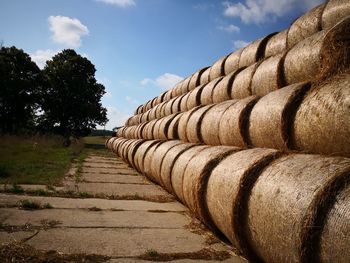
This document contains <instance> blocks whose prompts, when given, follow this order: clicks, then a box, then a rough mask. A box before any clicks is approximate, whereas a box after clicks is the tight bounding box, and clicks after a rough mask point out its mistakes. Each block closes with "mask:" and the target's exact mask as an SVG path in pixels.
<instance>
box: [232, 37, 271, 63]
mask: <svg viewBox="0 0 350 263" xmlns="http://www.w3.org/2000/svg"><path fill="white" fill-rule="evenodd" d="M275 34H276V33H271V34H269V35H267V36H265V37H263V38H260V39H257V40H255V41H254V42H253V43H250V44H248V45H247V46H246V47H245V48H244V49H243V51H242V54H241V56H240V57H239V68H243V67H249V66H251V65H253V64H254V63H255V62H257V61H259V60H260V59H262V58H264V51H265V47H266V44H267V41H268V40H269V39H270V38H271V37H272V36H273V35H275Z"/></svg>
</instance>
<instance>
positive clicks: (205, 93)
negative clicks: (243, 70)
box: [201, 77, 223, 105]
mask: <svg viewBox="0 0 350 263" xmlns="http://www.w3.org/2000/svg"><path fill="white" fill-rule="evenodd" d="M222 78H223V77H219V78H217V79H214V80H212V81H210V82H209V83H208V84H207V85H205V86H204V88H203V90H202V93H201V105H209V104H212V103H213V90H214V88H215V86H216V85H217V84H218V83H219V82H220V81H221V80H222Z"/></svg>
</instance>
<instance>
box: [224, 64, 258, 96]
mask: <svg viewBox="0 0 350 263" xmlns="http://www.w3.org/2000/svg"><path fill="white" fill-rule="evenodd" d="M258 65H259V63H255V64H253V65H251V66H249V67H247V68H245V69H243V70H242V71H241V72H239V73H238V74H237V75H236V77H235V80H234V81H233V83H232V86H231V90H230V91H231V98H232V99H244V98H246V97H249V96H251V95H252V90H251V82H252V78H253V75H254V73H255V70H256V68H257V67H258Z"/></svg>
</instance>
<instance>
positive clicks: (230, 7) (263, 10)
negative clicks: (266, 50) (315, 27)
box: [223, 0, 323, 24]
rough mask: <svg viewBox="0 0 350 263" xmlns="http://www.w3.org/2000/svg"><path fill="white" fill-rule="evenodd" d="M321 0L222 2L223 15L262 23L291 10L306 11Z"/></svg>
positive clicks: (245, 21)
mask: <svg viewBox="0 0 350 263" xmlns="http://www.w3.org/2000/svg"><path fill="white" fill-rule="evenodd" d="M321 3H323V0H278V1H276V0H245V2H244V3H242V2H238V3H231V2H228V1H226V2H223V5H224V6H225V10H224V15H225V16H229V17H239V18H240V19H241V20H242V21H243V22H244V23H246V24H250V23H255V24H262V23H265V22H268V21H271V20H273V19H275V18H277V17H282V16H284V15H285V14H287V13H289V12H290V11H292V10H296V9H298V10H302V11H307V10H309V9H310V8H312V7H314V6H316V5H318V4H321Z"/></svg>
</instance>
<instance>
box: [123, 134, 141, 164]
mask: <svg viewBox="0 0 350 263" xmlns="http://www.w3.org/2000/svg"><path fill="white" fill-rule="evenodd" d="M140 141H142V140H131V143H130V146H129V147H128V149H127V151H124V153H123V154H124V159H125V160H126V162H127V163H128V164H129V165H130V166H132V167H133V158H134V156H133V155H132V152H133V151H134V149H135V146H137V145H139V144H140Z"/></svg>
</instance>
